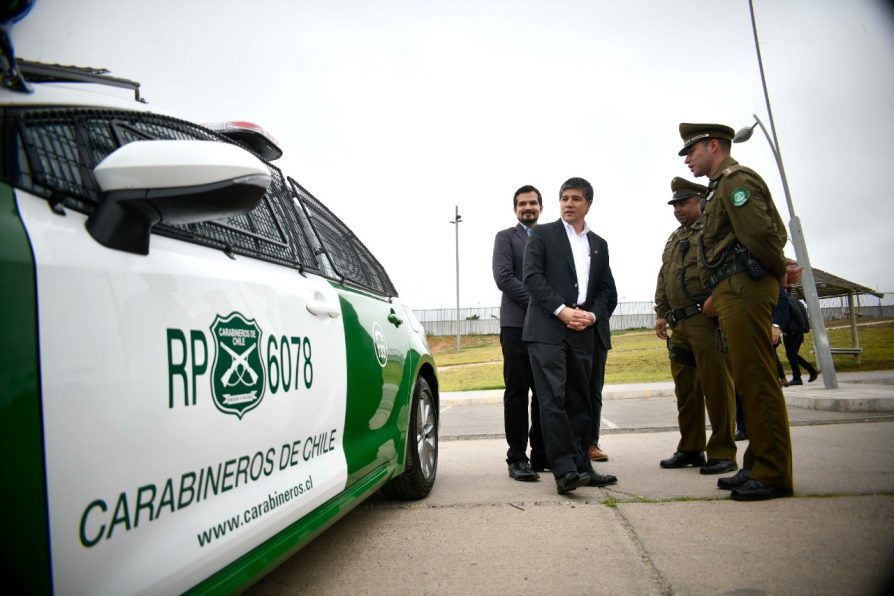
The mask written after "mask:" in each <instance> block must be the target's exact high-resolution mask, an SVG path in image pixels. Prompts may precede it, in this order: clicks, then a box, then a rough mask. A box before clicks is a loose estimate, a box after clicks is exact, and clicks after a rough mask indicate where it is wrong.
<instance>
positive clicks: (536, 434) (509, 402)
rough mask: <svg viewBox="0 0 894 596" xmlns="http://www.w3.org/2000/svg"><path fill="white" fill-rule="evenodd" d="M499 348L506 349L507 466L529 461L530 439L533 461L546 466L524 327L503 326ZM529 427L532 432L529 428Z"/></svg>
mask: <svg viewBox="0 0 894 596" xmlns="http://www.w3.org/2000/svg"><path fill="white" fill-rule="evenodd" d="M500 346H501V347H502V349H503V383H504V384H505V386H506V391H505V392H504V393H503V426H504V429H505V432H506V442H507V443H508V444H509V449H508V451H507V452H506V463H512V462H514V461H522V460H527V459H528V456H527V454H526V451H527V448H528V437H529V436H530V440H531V459H532V460H534V461H536V462H537V463H544V464H545V463H546V453H545V451H544V449H543V434H542V433H541V431H540V405H539V404H538V403H537V391H531V389H533V388H534V379H533V373H532V371H531V359H530V358H529V357H528V348H527V346H526V345H525V342H523V341H522V328H521V327H502V328H501V329H500ZM529 392H530V393H531V402H530V412H531V425H530V427H529V426H528V393H529ZM529 428H530V433H529V430H528V429H529Z"/></svg>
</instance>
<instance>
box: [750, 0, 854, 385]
mask: <svg viewBox="0 0 894 596" xmlns="http://www.w3.org/2000/svg"><path fill="white" fill-rule="evenodd" d="M748 7H749V9H750V10H751V29H752V31H753V32H754V48H755V50H756V51H757V64H758V67H759V68H760V73H761V84H762V85H763V88H764V99H765V100H766V102H767V114H768V115H769V116H770V130H771V131H772V133H773V138H772V139H770V134H769V133H768V132H767V128H766V127H765V126H764V123H763V122H761V121H760V118H758V117H757V114H754V121H755V123H754V124H752V125H751V126H750V127H746V128H743V129H741V130H740V131H739V132H737V133H736V136H735V138H734V139H733V140H734V141H735V142H737V143H741V142H744V141H747V140H748V139H749V138H751V133H752V132H753V131H754V127H755V126H760V127H761V130H762V131H764V136H765V137H767V142H768V143H769V144H770V150H771V151H772V152H773V157H775V158H776V167H777V168H779V175H780V176H781V177H782V189H783V191H784V192H785V201H786V203H787V205H788V214H789V222H788V228H789V231H790V232H791V239H792V245H793V246H794V247H795V258H796V259H797V260H798V264H799V265H801V266H803V267H804V274H803V277H802V279H801V287H802V289H803V290H804V298H806V300H807V312H808V313H809V314H810V329H811V331H813V340H814V343H815V344H816V359H817V363H818V364H819V366H820V370H822V372H823V385H824V386H825V388H826V389H837V388H838V374H837V373H836V372H835V363H834V362H833V361H832V351H831V349H830V348H829V336H828V334H827V333H826V325H825V322H824V321H823V313H822V311H821V310H820V305H819V294H818V293H817V291H816V280H815V279H814V277H813V268H812V267H811V266H810V257H809V256H808V255H807V243H806V241H805V240H804V231H803V229H802V228H801V220H800V219H798V216H797V215H795V206H794V204H793V203H792V195H791V193H790V192H789V188H788V178H786V176H785V167H783V165H782V153H781V152H780V150H779V139H777V137H776V125H775V123H774V122H773V110H772V109H771V108H770V94H769V93H768V92H767V80H766V78H765V77H764V61H763V59H762V58H761V48H760V43H759V42H758V39H757V25H756V24H755V20H754V3H753V0H748Z"/></svg>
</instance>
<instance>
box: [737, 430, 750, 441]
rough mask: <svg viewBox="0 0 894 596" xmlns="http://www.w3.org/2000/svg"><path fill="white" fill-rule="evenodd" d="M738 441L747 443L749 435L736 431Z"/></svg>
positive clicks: (742, 431)
mask: <svg viewBox="0 0 894 596" xmlns="http://www.w3.org/2000/svg"><path fill="white" fill-rule="evenodd" d="M736 440H737V441H747V440H748V433H746V432H745V431H744V430H737V431H736Z"/></svg>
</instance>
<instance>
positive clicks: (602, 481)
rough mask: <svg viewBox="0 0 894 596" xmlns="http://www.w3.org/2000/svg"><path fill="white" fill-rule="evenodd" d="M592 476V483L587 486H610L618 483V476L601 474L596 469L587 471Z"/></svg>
mask: <svg viewBox="0 0 894 596" xmlns="http://www.w3.org/2000/svg"><path fill="white" fill-rule="evenodd" d="M585 473H586V474H587V475H588V476H589V477H590V483H589V484H588V485H587V486H608V485H610V484H617V482H618V478H617V477H616V476H612V475H611V474H600V473H599V472H597V471H596V470H591V471H589V472H585Z"/></svg>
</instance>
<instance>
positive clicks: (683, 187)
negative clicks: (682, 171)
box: [667, 176, 708, 205]
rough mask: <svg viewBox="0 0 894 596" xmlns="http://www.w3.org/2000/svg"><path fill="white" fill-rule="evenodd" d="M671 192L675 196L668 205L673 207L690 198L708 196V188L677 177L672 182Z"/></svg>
mask: <svg viewBox="0 0 894 596" xmlns="http://www.w3.org/2000/svg"><path fill="white" fill-rule="evenodd" d="M671 192H673V193H674V194H673V196H672V197H671V200H670V201H668V202H667V204H668V205H673V204H674V203H676V202H677V201H682V200H684V199H688V198H689V197H702V198H704V197H705V196H707V194H708V187H707V186H704V185H702V184H696V183H695V182H690V181H689V180H686V179H685V178H680V177H679V176H677V177H676V178H674V179H673V180H671Z"/></svg>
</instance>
